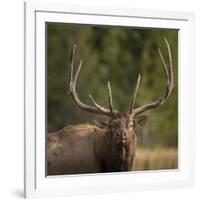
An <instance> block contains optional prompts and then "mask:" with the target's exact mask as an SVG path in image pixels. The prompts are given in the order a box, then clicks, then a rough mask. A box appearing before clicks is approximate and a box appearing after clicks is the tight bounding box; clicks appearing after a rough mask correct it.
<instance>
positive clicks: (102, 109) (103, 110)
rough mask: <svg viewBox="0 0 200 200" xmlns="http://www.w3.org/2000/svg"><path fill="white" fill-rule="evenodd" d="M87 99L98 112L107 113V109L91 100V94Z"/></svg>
mask: <svg viewBox="0 0 200 200" xmlns="http://www.w3.org/2000/svg"><path fill="white" fill-rule="evenodd" d="M89 98H90V100H91V102H92V103H93V105H94V106H95V107H96V108H97V109H98V110H99V111H102V112H105V113H107V112H108V109H106V108H104V107H102V106H100V105H99V104H98V103H97V102H96V101H95V100H94V98H93V96H92V95H91V94H89Z"/></svg>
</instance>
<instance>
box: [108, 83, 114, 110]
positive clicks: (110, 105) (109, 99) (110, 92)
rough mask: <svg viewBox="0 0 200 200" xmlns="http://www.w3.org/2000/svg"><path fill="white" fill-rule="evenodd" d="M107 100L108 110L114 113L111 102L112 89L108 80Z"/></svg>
mask: <svg viewBox="0 0 200 200" xmlns="http://www.w3.org/2000/svg"><path fill="white" fill-rule="evenodd" d="M108 102H109V108H110V112H111V113H112V114H114V109H113V102H112V91H111V87H110V82H109V81H108Z"/></svg>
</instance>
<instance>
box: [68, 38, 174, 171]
mask: <svg viewBox="0 0 200 200" xmlns="http://www.w3.org/2000/svg"><path fill="white" fill-rule="evenodd" d="M164 41H165V43H166V46H167V50H168V57H169V66H167V64H166V62H165V60H164V58H163V55H162V53H161V51H160V50H159V49H158V53H159V55H160V58H161V62H162V65H163V67H164V69H165V75H166V79H167V85H166V88H165V91H164V94H163V95H162V96H161V97H160V98H158V99H157V100H155V101H153V102H151V103H149V104H146V105H143V106H140V107H137V108H135V101H136V97H137V93H138V89H139V85H140V80H141V75H140V74H139V75H138V79H137V84H136V87H135V91H134V94H133V96H132V98H131V104H130V109H129V110H128V111H127V112H125V113H122V112H119V111H117V110H115V109H114V108H113V102H112V92H111V87H110V83H109V82H108V102H109V108H105V107H102V106H100V105H99V104H98V103H97V102H96V101H95V100H94V98H93V97H92V95H89V98H90V100H91V103H92V104H93V106H90V105H86V104H84V103H83V102H82V101H81V100H80V99H79V97H78V94H77V92H76V82H77V79H78V75H79V72H80V70H81V66H82V61H80V64H79V66H78V69H77V71H76V73H75V75H74V72H73V71H74V58H75V52H76V48H77V45H74V48H73V49H72V52H71V58H70V60H71V63H70V77H69V91H70V94H71V96H72V98H73V100H74V102H75V104H76V105H77V106H78V107H79V108H80V109H82V110H84V111H86V112H90V113H96V114H102V115H106V116H108V117H110V120H109V121H108V122H107V121H104V122H102V121H101V122H100V123H101V126H103V127H104V128H106V129H108V130H109V132H110V133H111V135H112V143H113V144H115V147H116V146H117V147H118V149H119V151H120V150H121V149H125V151H122V152H121V154H120V158H121V159H122V160H123V159H124V160H125V161H126V163H125V164H123V165H122V167H121V169H123V170H127V168H129V166H128V165H129V164H130V162H131V160H130V162H129V161H127V160H128V159H129V158H128V157H130V158H131V159H132V158H133V154H134V153H135V147H136V134H135V129H136V127H137V126H138V125H144V124H145V122H146V121H147V116H142V115H141V113H143V112H145V111H148V110H150V109H154V108H157V107H158V106H160V105H161V104H163V103H164V102H165V100H166V99H167V98H168V97H169V96H170V94H171V91H172V89H173V85H174V84H173V70H172V68H173V67H172V55H171V50H170V45H169V43H168V41H167V39H166V38H164ZM121 147H123V148H121Z"/></svg>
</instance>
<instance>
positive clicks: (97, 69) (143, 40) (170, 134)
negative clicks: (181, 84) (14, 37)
mask: <svg viewBox="0 0 200 200" xmlns="http://www.w3.org/2000/svg"><path fill="white" fill-rule="evenodd" d="M46 34H47V87H48V90H47V91H48V95H47V102H48V108H47V112H48V115H47V116H48V119H47V121H48V129H49V131H54V130H58V129H61V128H63V127H64V126H66V125H69V124H77V123H84V122H92V121H93V120H94V119H96V118H99V117H100V118H102V117H103V116H98V115H94V114H90V113H86V112H84V111H81V110H80V109H79V108H77V107H76V106H75V105H74V103H73V101H72V98H71V97H70V95H69V94H68V92H67V87H68V67H69V55H70V51H71V49H72V47H73V45H74V44H75V43H76V44H78V52H77V55H76V66H77V65H78V64H79V61H80V59H82V60H83V66H82V70H81V72H80V76H79V80H78V83H77V84H78V85H77V91H78V93H79V97H80V99H81V100H82V101H83V102H85V103H87V104H90V101H89V98H88V94H92V95H93V97H94V98H95V100H96V101H97V102H98V103H99V104H100V105H102V106H104V107H108V95H107V93H108V91H107V81H108V80H109V81H110V83H111V88H112V92H113V103H114V106H115V108H116V109H117V110H120V111H124V112H125V111H127V110H128V109H129V106H130V99H131V95H132V93H133V91H134V88H135V84H136V80H137V76H138V73H139V72H140V73H141V76H142V79H141V84H140V88H139V94H138V97H137V100H136V106H141V105H144V104H145V103H149V102H151V101H154V100H156V99H157V98H159V97H160V96H161V95H162V94H163V92H164V88H165V85H166V79H165V74H164V69H163V66H162V64H161V61H160V58H159V55H158V47H159V48H160V49H161V51H162V52H163V54H164V57H165V60H167V48H166V45H165V43H164V40H163V37H166V38H167V40H168V41H169V43H170V45H171V50H172V54H173V55H172V56H173V63H174V78H175V88H174V90H173V92H172V94H171V96H170V98H169V99H168V100H167V101H166V102H165V103H164V104H163V105H161V106H160V107H159V108H157V109H155V110H151V111H148V112H147V113H145V114H147V115H149V123H148V124H147V126H146V127H145V128H143V130H139V131H138V132H139V134H138V137H139V139H140V140H139V143H140V144H141V145H145V146H155V145H161V146H162V145H164V146H177V143H178V63H177V62H178V31H177V30H166V29H163V30H162V29H136V28H134V29H133V28H126V29H125V28H124V27H106V26H86V25H85V26H80V25H72V24H58V23H57V24H56V23H53V24H52V23H50V24H47V33H46Z"/></svg>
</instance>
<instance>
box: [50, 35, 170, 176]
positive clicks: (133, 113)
mask: <svg viewBox="0 0 200 200" xmlns="http://www.w3.org/2000/svg"><path fill="white" fill-rule="evenodd" d="M164 41H165V43H166V46H167V50H168V59H169V66H167V64H166V62H165V60H164V58H163V55H162V53H161V51H160V50H159V49H158V53H159V56H160V58H161V63H162V65H163V66H164V69H165V70H164V71H165V75H166V78H167V85H166V88H165V91H164V94H163V96H161V97H160V98H158V99H157V100H156V101H153V102H152V103H149V104H146V105H143V106H141V107H138V108H135V101H136V96H137V93H138V89H139V84H140V79H141V76H140V74H139V76H138V79H137V83H136V87H135V91H134V94H133V96H132V99H131V104H130V109H129V110H128V111H127V112H125V113H123V112H119V111H117V110H115V109H114V108H113V102H112V92H111V87H110V83H109V82H108V102H109V109H107V108H105V107H102V106H100V105H99V104H98V103H97V102H96V101H95V100H94V98H93V97H92V96H91V95H89V98H90V100H91V103H92V104H93V106H90V105H86V104H84V103H83V102H82V101H81V100H80V99H79V97H78V94H77V92H76V82H77V79H78V75H79V72H80V70H81V65H82V61H80V64H79V66H78V69H77V71H76V72H75V75H74V59H75V52H76V48H77V46H76V45H75V46H74V48H73V49H72V52H71V58H70V77H69V91H70V94H71V96H72V99H73V101H74V103H75V104H76V105H77V106H78V107H79V108H80V109H82V110H84V111H86V112H90V113H96V114H101V115H106V116H108V117H109V120H107V121H100V122H99V123H98V124H78V125H73V126H71V125H70V126H67V127H65V128H63V129H62V130H59V131H57V132H55V133H49V134H48V175H63V174H80V173H99V172H100V173H104V172H121V171H129V170H132V165H133V160H134V157H135V152H136V140H137V137H136V133H135V129H136V127H137V126H138V125H144V124H145V122H146V121H147V116H143V115H140V114H141V113H143V112H145V111H147V110H150V109H154V108H157V107H158V106H160V105H161V104H163V103H164V102H165V100H166V99H167V98H168V97H169V96H170V94H171V91H172V89H173V85H174V84H173V79H174V78H173V69H172V55H171V50H170V45H169V43H168V41H167V39H165V38H164Z"/></svg>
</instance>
